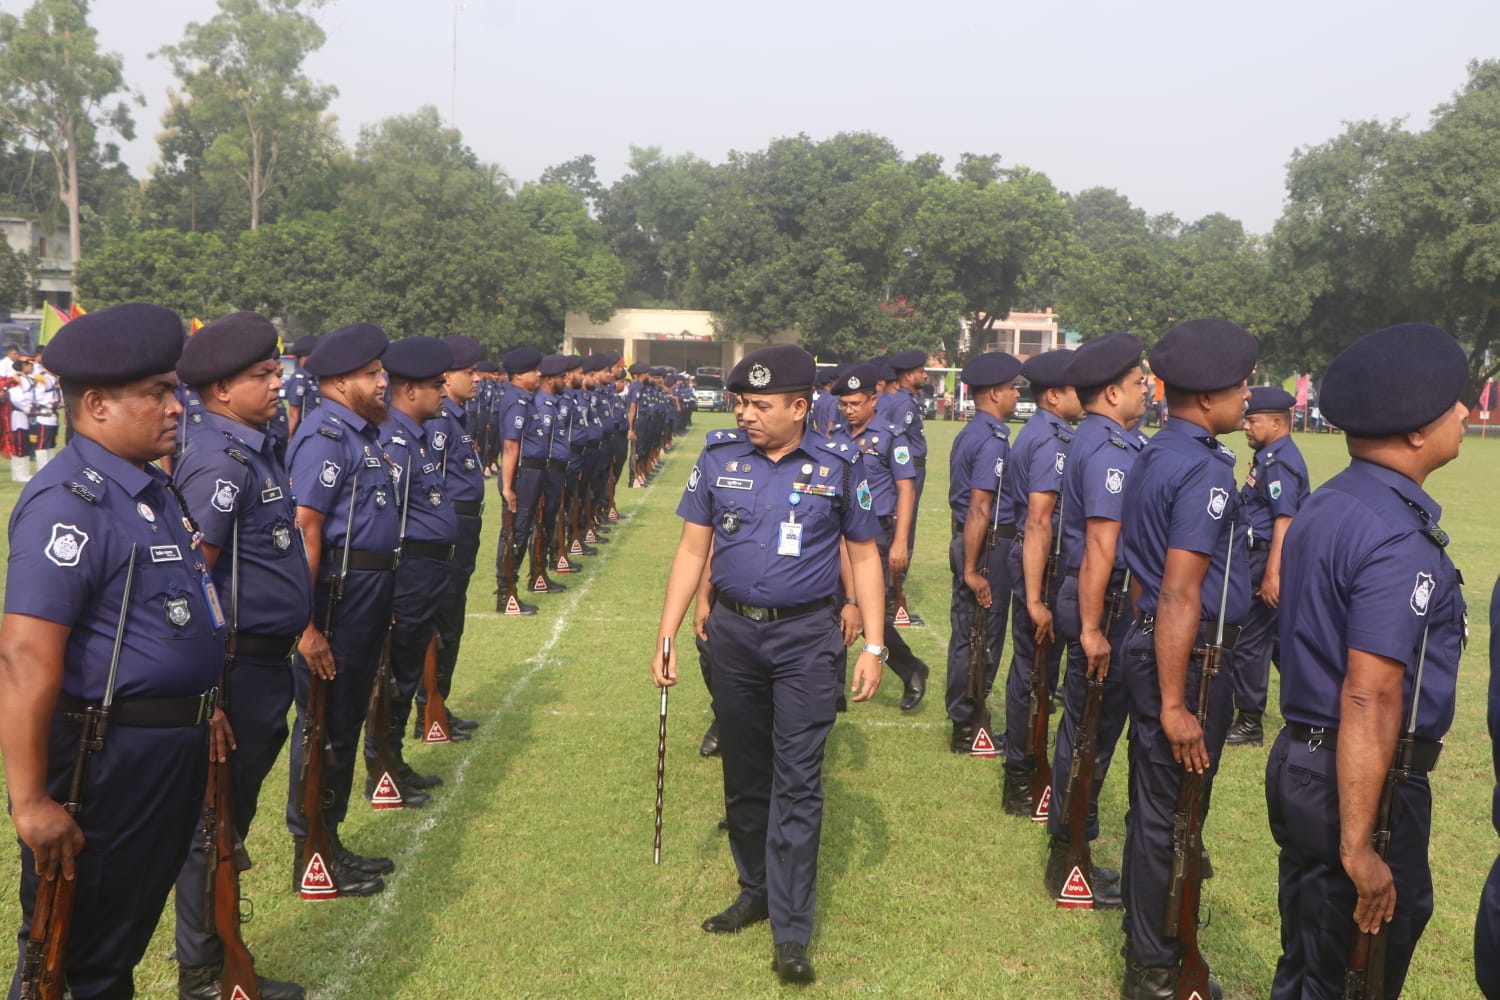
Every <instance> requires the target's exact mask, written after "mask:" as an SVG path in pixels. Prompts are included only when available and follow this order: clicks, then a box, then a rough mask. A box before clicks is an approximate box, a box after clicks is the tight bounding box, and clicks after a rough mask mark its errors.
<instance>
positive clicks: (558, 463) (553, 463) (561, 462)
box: [547, 458, 568, 469]
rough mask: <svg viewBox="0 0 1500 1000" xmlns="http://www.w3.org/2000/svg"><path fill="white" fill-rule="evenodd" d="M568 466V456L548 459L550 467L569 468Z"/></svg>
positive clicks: (548, 466)
mask: <svg viewBox="0 0 1500 1000" xmlns="http://www.w3.org/2000/svg"><path fill="white" fill-rule="evenodd" d="M567 467H568V460H567V459H566V458H549V459H548V460H547V468H549V469H567Z"/></svg>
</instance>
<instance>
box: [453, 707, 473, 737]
mask: <svg viewBox="0 0 1500 1000" xmlns="http://www.w3.org/2000/svg"><path fill="white" fill-rule="evenodd" d="M448 728H449V729H462V730H463V731H464V732H466V733H472V732H473V731H474V730H476V729H478V728H479V722H478V720H476V719H460V718H459V717H458V716H456V715H454V714H453V713H452V712H449V713H448Z"/></svg>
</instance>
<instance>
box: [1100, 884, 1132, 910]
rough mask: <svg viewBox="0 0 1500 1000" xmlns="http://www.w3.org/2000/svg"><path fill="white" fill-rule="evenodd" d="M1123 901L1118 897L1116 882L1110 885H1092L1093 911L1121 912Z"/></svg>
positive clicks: (1118, 887) (1118, 890)
mask: <svg viewBox="0 0 1500 1000" xmlns="http://www.w3.org/2000/svg"><path fill="white" fill-rule="evenodd" d="M1124 908H1125V900H1124V899H1122V898H1121V897H1120V884H1119V883H1118V882H1116V883H1115V884H1114V885H1110V884H1109V883H1108V882H1095V883H1094V909H1096V910H1123V909H1124Z"/></svg>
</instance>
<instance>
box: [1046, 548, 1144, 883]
mask: <svg viewBox="0 0 1500 1000" xmlns="http://www.w3.org/2000/svg"><path fill="white" fill-rule="evenodd" d="M1129 592H1130V570H1128V569H1127V570H1126V571H1125V578H1124V580H1123V581H1122V582H1121V584H1120V589H1119V590H1118V591H1117V592H1116V593H1114V594H1111V595H1110V597H1109V603H1108V604H1107V605H1106V606H1105V609H1104V634H1105V635H1109V634H1110V633H1111V632H1112V631H1113V629H1114V626H1115V623H1116V622H1118V621H1119V620H1120V615H1121V614H1123V613H1124V610H1125V601H1126V595H1127V594H1128V593H1129ZM1103 708H1104V679H1103V678H1102V677H1090V678H1089V679H1088V692H1087V693H1086V694H1085V695H1084V696H1083V719H1082V720H1081V721H1080V723H1079V725H1078V737H1077V739H1076V740H1074V742H1073V760H1072V762H1071V763H1069V765H1068V787H1067V791H1066V793H1065V794H1066V796H1067V798H1066V799H1065V800H1064V806H1063V807H1064V808H1065V809H1067V810H1068V853H1067V856H1066V860H1065V861H1064V862H1063V871H1062V874H1063V881H1062V884H1061V885H1059V886H1053V887H1051V888H1052V889H1053V894H1054V895H1055V897H1056V899H1057V905H1058V906H1059V907H1061V908H1063V909H1078V910H1092V909H1093V908H1094V887H1093V883H1092V882H1091V881H1090V879H1092V878H1093V877H1094V858H1093V851H1092V849H1091V847H1090V845H1089V838H1088V820H1089V806H1090V805H1092V804H1093V799H1094V755H1095V753H1096V746H1097V742H1098V737H1099V714H1100V712H1101V711H1103ZM1070 887H1071V888H1070Z"/></svg>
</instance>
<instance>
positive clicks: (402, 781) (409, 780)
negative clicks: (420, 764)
mask: <svg viewBox="0 0 1500 1000" xmlns="http://www.w3.org/2000/svg"><path fill="white" fill-rule="evenodd" d="M396 783H397V784H398V785H400V786H401V792H402V794H403V795H404V794H406V788H407V786H408V785H410V786H411V787H412V788H436V787H438V786H439V785H441V784H442V783H443V779H442V778H440V777H438V776H437V775H435V774H418V773H417V772H416V771H413V770H412V767H411V765H410V764H408V763H407V762H406V761H404V760H403V761H402V762H401V763H400V764H398V765H396Z"/></svg>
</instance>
